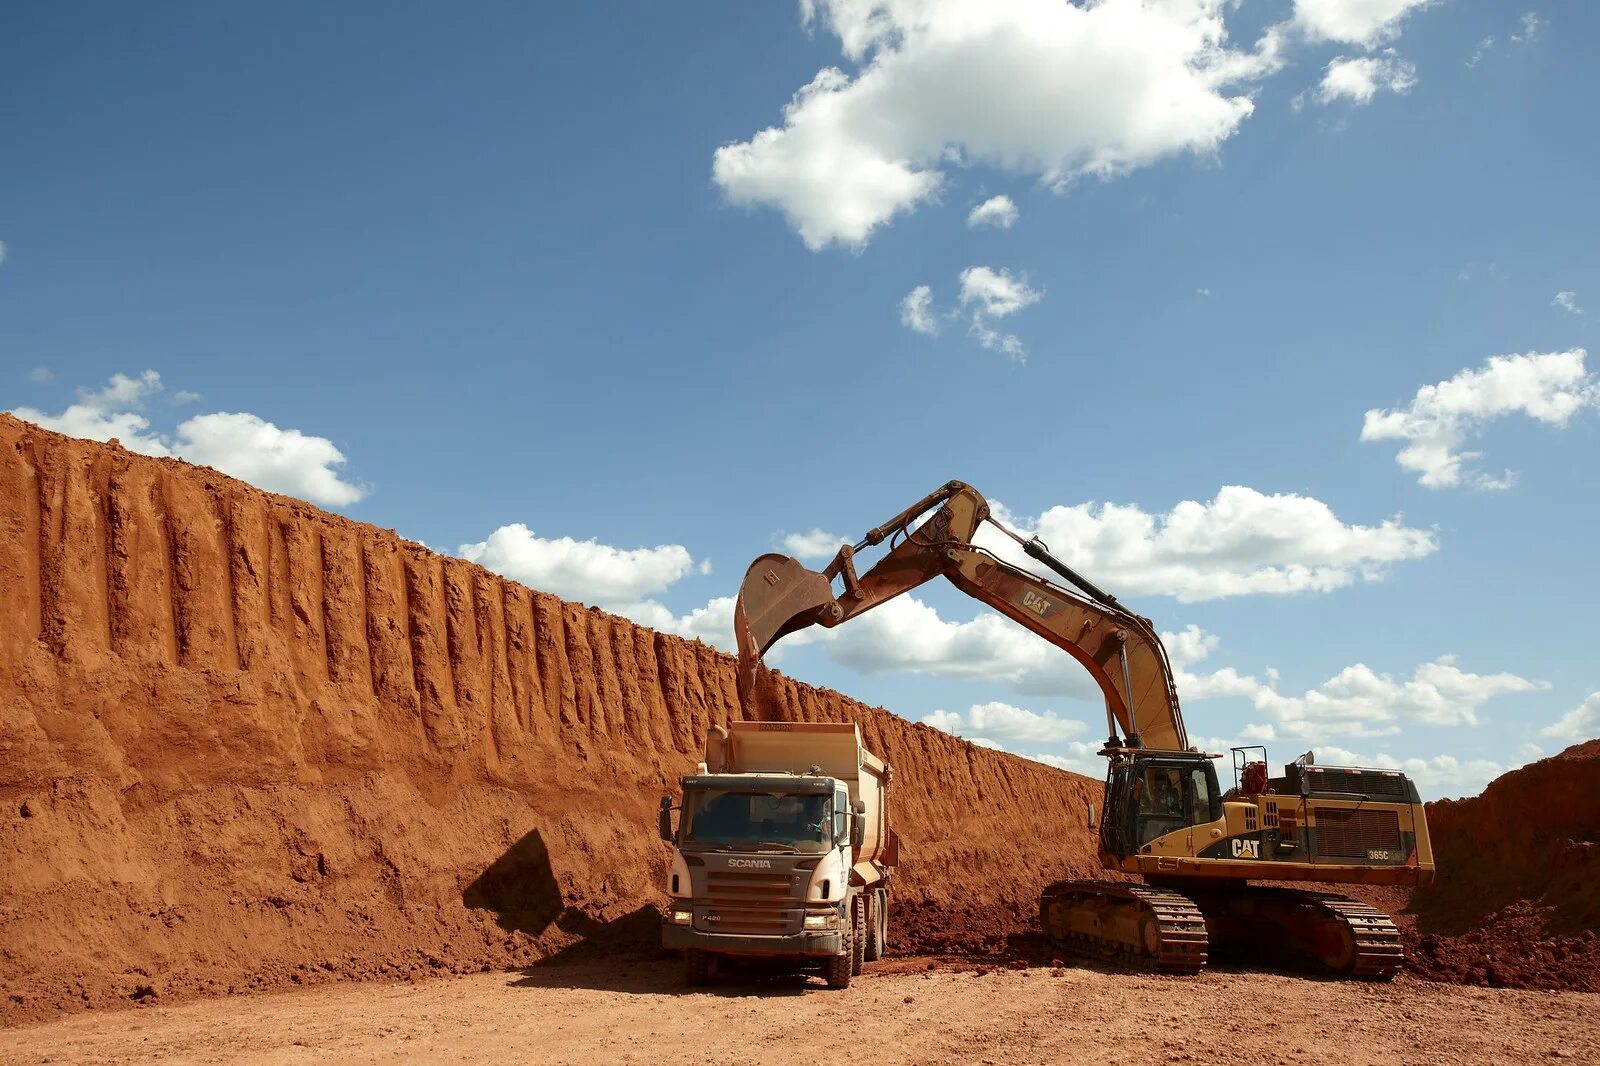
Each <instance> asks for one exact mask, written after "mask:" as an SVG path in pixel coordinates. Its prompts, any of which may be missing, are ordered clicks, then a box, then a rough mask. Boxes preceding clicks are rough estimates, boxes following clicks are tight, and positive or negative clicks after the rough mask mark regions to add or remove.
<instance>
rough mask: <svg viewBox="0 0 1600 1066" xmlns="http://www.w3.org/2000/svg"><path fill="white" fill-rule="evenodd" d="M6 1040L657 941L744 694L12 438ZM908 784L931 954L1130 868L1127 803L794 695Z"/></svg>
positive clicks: (550, 609)
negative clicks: (684, 818) (689, 797)
mask: <svg viewBox="0 0 1600 1066" xmlns="http://www.w3.org/2000/svg"><path fill="white" fill-rule="evenodd" d="M0 588H3V589H4V590H5V609H4V611H3V612H0V927H3V929H4V937H3V939H0V1022H7V1023H14V1022H17V1021H21V1020H25V1019H35V1018H42V1017H46V1016H50V1015H54V1014H58V1013H61V1012H66V1011H73V1010H80V1009H84V1008H95V1007H107V1006H117V1005H128V1004H141V1003H153V1002H161V1001H170V1000H172V999H175V998H181V997H183V996H186V995H191V994H195V993H229V992H245V991H253V990H260V989H269V988H283V987H292V986H295V985H306V984H316V983H322V982H328V981H335V980H341V979H348V978H368V977H376V978H384V977H388V978H396V977H416V976H422V975H428V974H438V973H450V972H469V971H479V970H486V969H490V968H499V967H507V966H516V965H522V964H526V963H530V962H532V961H534V960H537V959H540V958H543V957H546V956H548V955H550V954H552V953H555V952H558V951H560V950H562V949H563V948H565V947H567V946H569V945H571V944H573V943H575V942H577V941H579V940H595V941H598V942H601V943H607V942H615V943H620V944H629V945H637V944H639V943H643V942H648V941H651V940H653V939H654V938H655V937H656V935H657V934H656V924H655V922H656V911H655V907H656V904H657V902H658V900H659V899H660V898H661V897H660V896H659V894H658V883H659V882H660V881H661V879H662V877H663V875H664V872H665V861H666V852H665V848H664V846H663V845H662V844H661V842H660V841H659V840H658V839H656V834H655V822H656V818H655V812H656V803H657V799H658V797H659V796H660V795H661V794H662V793H663V792H664V791H668V790H670V789H671V788H673V787H674V786H675V784H676V779H677V777H678V775H679V774H681V773H683V772H685V771H687V770H690V769H692V767H693V764H694V763H695V762H696V761H697V759H698V758H699V755H698V753H699V750H700V746H701V738H702V736H703V734H704V731H705V729H706V727H707V726H708V725H710V724H712V723H714V722H721V721H726V720H727V719H729V718H731V717H736V716H737V715H738V710H737V703H736V695H735V688H734V669H733V661H732V660H731V659H730V658H729V657H728V656H726V655H723V654H721V653H719V652H717V651H715V650H714V649H712V648H710V647H708V646H706V645H703V644H700V643H698V642H689V641H685V640H681V639H679V638H677V637H672V636H668V635H665V634H661V633H656V632H653V631H651V630H649V629H645V628H642V627H640V626H637V625H634V624H632V623H630V622H627V621H625V620H623V619H620V618H616V617H613V616H611V615H608V614H605V613H602V612H600V611H598V610H595V609H592V608H585V607H584V606H582V605H580V604H575V603H564V602H562V601H561V600H559V599H556V598H555V597H553V596H549V595H546V594H543V593H539V592H534V591H530V590H529V589H527V588H524V587H522V586H520V585H517V584H515V583H513V582H510V581H507V580H504V579H502V578H500V577H498V576H496V575H494V574H492V573H490V572H488V571H486V570H484V569H482V568H481V567H478V566H474V565H473V564H471V563H467V562H465V561H462V560H460V559H453V558H446V557H443V556H440V555H438V554H436V553H434V552H431V551H429V550H427V549H426V548H424V547H422V546H421V545H418V544H415V543H412V542H409V541H406V540H403V539H402V538H400V537H398V536H396V535H395V534H394V533H393V532H391V531H386V530H381V529H376V528H374V527H372V526H367V525H362V524H359V523H356V522H351V521H349V520H346V519H343V518H339V517H337V516H333V515H329V514H327V513H325V512H322V511H319V510H317V509H316V508H313V507H311V506H309V505H307V504H304V503H301V502H299V501H296V500H292V499H287V498H284V497H280V496H273V495H270V494H268V493H265V492H261V491H259V490H257V489H254V488H252V487H250V486H248V485H245V484H242V483H241V482H238V481H235V480H233V479H231V478H228V477H225V476H223V475H221V474H219V473H216V472H215V471H212V470H209V469H206V468H197V467H193V466H189V465H187V464H184V463H180V462H178V461H175V460H164V459H151V458H146V457H143V456H138V455H134V454H132V453H130V452H128V451H126V450H125V449H123V448H120V447H118V446H116V445H114V444H112V445H105V444H96V443H91V442H87V441H79V440H71V439H68V438H66V437H62V436H59V435H56V434H53V433H49V432H46V431H44V430H41V429H39V428H37V427H34V426H31V425H28V424H26V423H23V422H20V421H17V420H16V419H14V418H11V417H9V416H0ZM771 686H772V687H771V694H772V698H771V700H770V701H769V706H768V707H767V708H766V710H765V712H764V713H765V714H766V715H767V716H768V717H772V718H775V719H786V720H798V721H837V720H844V719H849V720H854V721H856V722H859V723H860V724H861V727H862V731H863V734H864V736H865V738H866V742H867V744H868V745H869V746H870V747H871V749H872V750H873V751H875V752H877V753H878V754H880V755H882V756H883V757H885V758H887V759H888V760H889V761H890V762H891V763H892V764H893V765H894V767H895V770H896V776H895V781H894V786H893V788H894V791H893V802H894V818H895V821H896V824H897V827H898V829H899V831H900V832H901V834H902V836H903V837H904V839H905V841H906V849H905V853H904V854H905V858H904V865H903V866H902V867H901V875H900V876H899V877H898V878H897V880H896V883H895V886H894V896H895V903H894V910H895V918H896V924H897V927H898V930H899V936H900V940H899V943H900V946H901V949H902V950H921V949H936V950H994V949H998V948H1000V947H1002V946H1003V945H1004V943H1005V941H1006V938H1007V937H1008V936H1009V935H1013V934H1017V933H1020V932H1022V931H1024V930H1026V929H1027V928H1028V927H1029V926H1030V924H1031V922H1032V914H1033V908H1034V906H1035V903H1034V899H1035V894H1036V892H1037V890H1038V888H1039V886H1040V885H1042V884H1044V883H1047V882H1049V881H1051V880H1054V879H1056V878H1059V877H1065V876H1082V875H1086V874H1088V873H1089V872H1091V871H1092V870H1093V869H1095V867H1096V863H1095V859H1094V855H1093V850H1092V847H1091V844H1090V840H1089V837H1088V836H1087V835H1086V833H1085V832H1084V830H1083V825H1084V820H1085V809H1086V804H1087V802H1088V801H1089V800H1090V799H1091V797H1093V796H1096V795H1097V787H1098V786H1097V785H1095V784H1093V783H1091V782H1089V781H1087V780H1085V779H1084V778H1081V777H1077V776H1074V775H1071V774H1066V773H1062V772H1060V771H1057V770H1054V769H1051V768H1049V767H1046V766H1042V765H1039V764H1037V763H1032V762H1027V761H1024V760H1022V759H1017V758H1014V757H1011V756H1007V755H1003V754H999V753H996V752H991V751H987V750H984V749H981V748H976V747H973V746H972V745H970V744H967V743H965V742H963V741H960V740H957V739H955V738H953V737H950V736H948V735H946V734H944V733H940V732H937V731H935V730H932V729H929V728H927V727H924V726H919V725H912V724H910V723H908V722H906V721H904V720H903V719H900V718H897V717H895V716H894V715H892V714H889V713H888V712H886V711H884V710H882V709H880V708H874V707H867V706H864V705H862V704H860V703H857V702H855V701H853V700H850V699H848V698H846V697H844V696H841V695H839V694H837V693H834V692H829V691H825V690H822V689H817V688H813V687H810V686H807V685H803V684H799V683H796V682H795V681H793V680H790V679H788V678H783V677H775V678H773V680H772V683H771Z"/></svg>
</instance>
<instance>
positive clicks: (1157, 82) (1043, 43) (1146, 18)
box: [712, 0, 1263, 249]
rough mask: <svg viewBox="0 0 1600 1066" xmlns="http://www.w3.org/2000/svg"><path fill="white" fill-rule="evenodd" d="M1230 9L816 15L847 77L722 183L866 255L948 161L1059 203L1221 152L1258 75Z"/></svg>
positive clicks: (728, 193)
mask: <svg viewBox="0 0 1600 1066" xmlns="http://www.w3.org/2000/svg"><path fill="white" fill-rule="evenodd" d="M1225 3H1226V0H1178V2H1173V0H1162V2H1151V0H1101V2H1099V3H1095V4H1092V5H1079V4H1068V3H1049V2H1040V0H949V2H945V3H940V4H930V3H925V2H921V0H807V2H806V3H805V4H804V5H803V7H804V12H805V19H806V21H807V23H808V24H809V23H812V22H820V23H821V24H822V25H823V26H824V27H825V28H826V30H827V31H828V32H830V33H832V34H833V35H834V36H835V37H837V38H838V40H839V43H840V47H841V49H842V51H843V54H844V56H845V58H846V60H847V61H848V62H849V63H850V64H852V65H853V66H854V67H855V68H856V69H855V71H854V73H853V74H850V73H846V72H845V71H843V70H841V69H839V68H837V67H828V68H825V69H823V70H821V71H819V72H818V73H817V75H816V76H815V77H814V78H813V79H812V80H811V82H810V83H809V84H807V85H806V86H804V87H803V88H801V89H800V90H799V91H798V92H797V93H796V94H795V95H794V97H793V99H792V100H790V102H789V104H788V105H787V107H785V108H784V111H783V119H782V123H781V124H780V125H777V126H773V127H771V128H768V129H765V130H762V131H761V132H759V133H757V134H755V135H754V136H753V137H751V138H750V139H749V140H747V141H742V142H738V143H733V144H727V145H724V146H723V147H721V148H719V149H718V150H717V152H716V154H715V156H714V158H713V160H712V177H713V180H714V181H715V182H716V184H717V185H718V187H720V188H721V190H722V192H723V195H724V196H725V197H726V198H727V199H728V200H729V201H730V202H732V203H735V204H741V205H746V206H767V207H773V208H776V209H777V210H779V211H781V212H782V213H783V215H784V216H785V217H786V218H787V219H788V221H789V224H790V225H791V226H792V227H793V228H794V229H795V231H796V232H797V233H798V234H799V235H800V237H801V239H802V240H803V241H804V242H805V243H806V245H807V246H808V247H810V248H813V249H819V248H823V247H826V246H828V245H830V244H836V243H837V244H844V245H850V246H857V247H859V246H861V245H863V244H865V243H866V241H867V240H868V239H869V238H870V237H871V235H872V233H873V231H874V230H875V229H877V228H878V227H879V226H882V225H884V224H885V223H887V222H889V221H890V220H891V219H893V218H894V217H895V216H897V215H899V214H902V213H905V212H908V211H911V210H913V209H915V208H916V207H917V206H918V205H920V204H922V203H926V202H928V201H930V200H933V199H934V198H936V197H937V196H938V194H939V192H940V190H941V188H942V187H943V184H944V172H943V170H942V169H941V167H942V166H944V165H945V163H946V161H948V160H957V161H959V162H960V163H963V164H965V163H968V162H971V161H979V162H983V163H987V164H991V165H994V166H997V167H1000V168H1002V169H1004V170H1007V171H1010V172H1013V173H1018V174H1026V175H1034V176H1037V177H1039V178H1041V179H1042V180H1043V181H1044V182H1045V183H1047V184H1050V185H1053V186H1056V187H1057V188H1064V187H1065V185H1066V184H1067V183H1068V182H1070V181H1071V180H1072V179H1074V178H1076V177H1079V176H1083V175H1090V176H1096V177H1101V178H1109V177H1113V176H1116V175H1119V174H1123V173H1126V172H1128V171H1131V170H1134V169H1136V168H1138V167H1142V166H1146V165H1148V164H1150V163H1153V162H1156V161H1158V160H1161V159H1165V158H1168V157H1171V156H1174V155H1180V154H1183V153H1196V154H1209V153H1212V152H1214V151H1216V150H1217V149H1218V147H1219V146H1220V145H1221V144H1222V143H1223V142H1224V141H1226V140H1227V139H1228V138H1229V137H1231V136H1232V135H1233V134H1234V133H1235V131H1237V129H1238V128H1239V125H1240V123H1242V122H1243V121H1244V119H1245V118H1246V117H1247V116H1248V115H1249V114H1250V113H1251V110H1252V106H1253V105H1252V104H1251V101H1250V99H1249V97H1248V95H1247V93H1246V92H1244V91H1234V90H1233V89H1232V88H1231V87H1232V86H1233V85H1236V84H1238V83H1240V82H1241V81H1245V80H1247V79H1249V78H1251V77H1255V76H1259V74H1261V73H1262V72H1263V69H1262V65H1261V64H1260V63H1258V62H1254V61H1253V59H1252V57H1251V56H1249V55H1248V54H1246V53H1242V52H1239V51H1235V50H1231V49H1230V48H1229V47H1228V43H1227V32H1226V29H1225V27H1224V25H1223V17H1222V15H1223V9H1224V7H1225Z"/></svg>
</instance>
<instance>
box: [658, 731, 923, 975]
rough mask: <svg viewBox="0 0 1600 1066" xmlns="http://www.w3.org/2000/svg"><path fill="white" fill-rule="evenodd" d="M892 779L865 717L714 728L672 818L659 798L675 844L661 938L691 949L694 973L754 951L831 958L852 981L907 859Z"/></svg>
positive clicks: (880, 934)
mask: <svg viewBox="0 0 1600 1066" xmlns="http://www.w3.org/2000/svg"><path fill="white" fill-rule="evenodd" d="M889 780H890V770H889V767H888V766H887V765H886V764H885V763H884V762H883V760H881V759H879V758H878V757H877V756H875V755H873V754H872V753H871V752H869V751H867V750H866V748H865V747H863V746H862V743H861V734H860V730H859V729H858V728H857V727H856V726H855V725H854V724H850V723H814V722H734V723H732V724H731V725H730V726H729V727H728V728H727V729H722V728H721V727H713V728H712V729H711V730H710V731H709V732H708V734H707V737H706V760H705V762H704V763H703V764H702V765H701V766H700V767H699V772H698V773H694V774H690V775H687V776H685V777H684V778H682V780H681V782H680V784H681V786H682V799H681V802H680V804H679V805H678V806H677V808H676V809H677V810H678V811H679V818H678V820H677V825H676V826H675V827H674V826H673V824H672V819H671V810H672V804H671V797H665V798H663V801H662V826H661V829H662V835H663V837H664V838H665V839H667V840H668V841H669V842H670V843H672V844H673V846H674V849H675V854H674V855H673V861H672V867H671V869H670V871H669V873H668V875H667V885H666V889H667V895H668V897H669V904H668V910H667V915H666V920H665V922H664V923H663V925H662V942H663V944H664V945H665V946H666V947H668V948H673V949H678V950H681V951H683V952H684V953H685V957H686V959H687V960H688V969H689V973H690V975H691V980H692V981H693V980H695V979H696V977H699V978H701V979H703V976H704V973H705V965H706V960H707V959H708V958H709V957H712V956H734V955H743V956H764V957H768V958H791V959H794V960H796V961H798V962H802V963H804V962H810V963H811V964H814V965H820V966H821V967H822V968H823V969H824V970H825V971H829V983H830V984H839V985H842V984H848V975H849V973H850V972H851V971H852V970H855V971H858V970H859V967H860V962H861V961H863V958H865V959H871V958H876V957H877V956H878V955H879V954H881V952H882V950H883V946H884V941H885V939H886V937H887V909H888V883H889V880H890V878H891V876H892V875H893V872H894V867H895V865H896V862H897V860H898V855H897V852H898V843H897V840H896V838H895V834H894V831H893V830H892V829H891V828H890V826H889V805H888V785H889ZM840 960H842V962H841V961H840ZM830 968H831V969H830ZM841 968H842V970H843V973H842V974H841V973H840V972H838V971H840V970H841ZM841 977H842V980H836V979H838V978H841Z"/></svg>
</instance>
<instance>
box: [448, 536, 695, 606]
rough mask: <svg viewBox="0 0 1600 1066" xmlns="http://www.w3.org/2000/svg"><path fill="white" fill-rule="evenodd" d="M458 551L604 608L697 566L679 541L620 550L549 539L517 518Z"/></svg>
mask: <svg viewBox="0 0 1600 1066" xmlns="http://www.w3.org/2000/svg"><path fill="white" fill-rule="evenodd" d="M460 554H461V557H462V558H464V559H470V560H471V561H472V562H475V563H479V564H481V565H483V566H486V567H488V568H489V569H490V570H493V571H494V572H495V573H497V574H501V575H503V576H505V577H509V578H511V579H512V580H513V581H520V582H522V583H523V584H525V585H529V586H531V587H533V588H536V589H539V590H541V591H543V592H550V593H554V594H555V595H557V596H560V597H562V598H564V599H574V600H584V601H586V602H589V603H594V604H599V605H602V606H604V605H607V604H628V603H633V602H635V601H638V600H641V599H643V598H645V597H647V596H649V595H650V594H651V593H656V592H661V591H662V590H664V589H666V588H668V587H669V586H671V585H672V584H674V583H676V582H677V581H678V580H679V579H681V578H683V577H685V576H686V575H688V574H690V573H692V572H693V571H694V567H695V562H694V559H693V557H692V556H690V554H689V549H687V548H685V547H684V546H683V545H681V544H662V545H658V546H657V547H654V548H632V549H623V548H613V547H612V546H611V545H609V544H601V543H600V542H598V541H596V540H574V539H573V538H571V537H555V538H551V539H547V538H544V537H539V536H536V535H535V534H534V532H533V530H531V529H529V528H528V527H527V526H526V525H524V524H522V523H521V522H513V523H511V524H510V525H504V526H501V527H500V528H499V529H496V530H495V531H494V532H493V533H490V534H489V536H488V537H487V538H485V539H484V540H481V541H479V542H477V543H476V544H463V545H461V549H460Z"/></svg>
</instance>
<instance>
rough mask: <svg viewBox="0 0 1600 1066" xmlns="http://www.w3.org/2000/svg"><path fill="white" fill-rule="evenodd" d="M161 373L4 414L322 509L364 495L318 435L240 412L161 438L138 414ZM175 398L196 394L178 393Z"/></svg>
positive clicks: (188, 424) (157, 388) (192, 422)
mask: <svg viewBox="0 0 1600 1066" xmlns="http://www.w3.org/2000/svg"><path fill="white" fill-rule="evenodd" d="M164 388H165V385H164V384H163V383H162V381H161V375H160V374H158V373H157V372H156V371H154V370H146V371H145V372H144V373H142V374H139V375H138V376H137V377H129V376H128V375H126V374H113V375H111V378H110V379H109V380H108V381H107V382H106V384H105V385H104V386H102V387H101V388H98V389H79V390H78V400H77V402H76V403H73V404H70V405H68V406H67V408H66V410H64V411H62V412H61V413H59V414H54V415H52V414H48V413H46V412H44V411H39V410H36V409H34V408H31V407H18V408H16V409H15V410H13V411H12V412H11V413H12V414H14V415H16V416H17V417H18V418H21V419H25V420H27V421H29V422H33V423H36V424H38V425H41V426H43V427H44V428H46V429H51V430H55V431H56V432H57V433H65V434H67V435H68V436H71V437H82V438H84V439H86V440H111V439H112V438H116V439H117V440H118V441H120V442H121V444H122V446H123V447H125V448H127V449H128V450H129V451H132V452H138V453H140V454H142V455H155V456H175V457H177V458H180V459H184V460H187V461H188V462H191V463H199V464H201V465H203V466H210V467H215V468H216V469H218V470H220V471H222V472H223V473H224V474H229V475H231V476H233V477H237V478H239V479H241V480H243V481H248V482H250V483H251V484H252V485H257V486H259V487H261V488H264V489H267V490H268V491H271V492H282V493H287V494H288V495H291V496H298V497H301V498H302V499H306V500H310V501H311V502H312V503H317V504H321V505H323V506H328V507H344V506H348V505H350V504H352V503H355V502H356V501H358V500H360V499H362V498H363V497H364V496H365V495H366V494H367V488H366V486H364V485H359V484H355V483H352V482H349V481H345V480H343V479H342V478H341V477H340V476H339V472H338V468H339V467H341V466H343V465H344V464H345V461H346V460H345V456H344V453H343V452H341V451H340V450H339V449H338V448H337V447H335V446H334V444H333V442H332V441H330V440H328V439H327V438H325V437H314V436H311V435H309V434H306V433H302V432H300V431H299V430H297V429H280V428H279V427H278V426H276V425H274V424H273V423H271V422H268V421H266V420H265V419H263V418H260V417H258V416H256V415H253V414H248V413H246V412H227V411H218V412H215V413H212V414H205V415H197V416H195V417H193V418H190V419H188V420H187V421H184V422H181V423H179V425H178V426H177V428H176V430H175V431H174V432H173V433H172V434H171V435H170V436H169V435H167V434H163V433H160V432H157V431H155V430H154V429H152V428H151V424H150V420H149V418H147V417H146V416H145V415H144V414H143V413H142V412H143V411H144V409H145V408H146V407H147V406H148V403H149V401H150V399H151V398H153V397H154V396H155V395H156V394H158V393H160V392H162V391H163V389H164ZM178 395H179V398H180V399H181V398H185V397H188V398H192V399H198V398H199V397H198V396H197V395H196V394H194V393H187V392H184V391H180V392H179V394H178Z"/></svg>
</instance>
